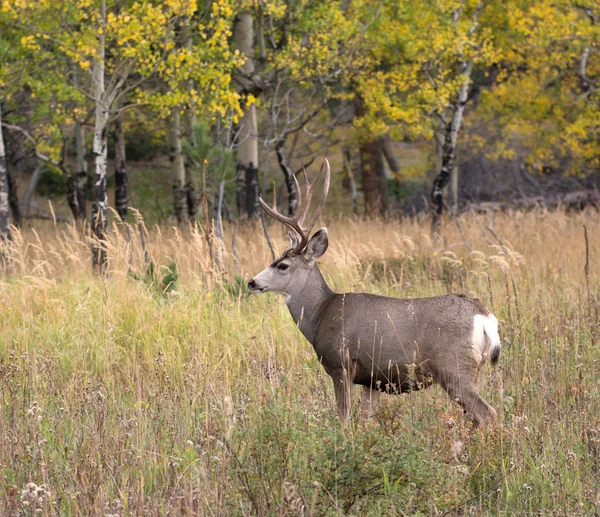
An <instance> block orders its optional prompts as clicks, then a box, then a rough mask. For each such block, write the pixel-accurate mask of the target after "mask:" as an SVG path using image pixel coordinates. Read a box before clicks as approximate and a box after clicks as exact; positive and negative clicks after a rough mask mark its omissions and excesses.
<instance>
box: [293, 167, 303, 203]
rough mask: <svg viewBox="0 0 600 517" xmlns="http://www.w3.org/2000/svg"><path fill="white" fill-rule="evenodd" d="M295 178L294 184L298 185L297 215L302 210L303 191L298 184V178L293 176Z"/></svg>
mask: <svg viewBox="0 0 600 517" xmlns="http://www.w3.org/2000/svg"><path fill="white" fill-rule="evenodd" d="M293 176H294V184H295V185H296V198H297V201H296V213H298V212H299V211H300V210H302V189H301V188H300V183H298V178H296V175H295V174H293Z"/></svg>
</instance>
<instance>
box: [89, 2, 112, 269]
mask: <svg viewBox="0 0 600 517" xmlns="http://www.w3.org/2000/svg"><path fill="white" fill-rule="evenodd" d="M100 10H101V16H102V23H101V27H102V31H101V34H98V56H97V57H96V60H95V61H94V64H93V69H92V97H93V98H94V101H95V103H96V106H95V107H96V111H95V115H96V121H95V125H94V144H93V148H92V149H93V153H94V201H93V205H92V232H93V233H94V235H95V236H96V238H97V239H98V240H99V241H102V240H104V238H105V234H106V228H107V216H108V196H107V193H106V158H107V154H108V153H107V126H108V114H109V106H108V99H107V98H106V95H105V93H106V91H105V86H104V60H105V32H106V0H104V1H103V2H102V3H101V5H100ZM92 253H93V265H94V267H95V268H98V269H101V270H103V269H104V268H105V266H106V252H105V250H104V248H103V247H102V246H101V245H100V244H98V243H96V244H95V245H94V246H93V249H92Z"/></svg>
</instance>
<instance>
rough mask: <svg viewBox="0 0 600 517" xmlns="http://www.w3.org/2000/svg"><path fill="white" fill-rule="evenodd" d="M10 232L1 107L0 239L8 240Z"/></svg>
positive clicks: (0, 108) (0, 111)
mask: <svg viewBox="0 0 600 517" xmlns="http://www.w3.org/2000/svg"><path fill="white" fill-rule="evenodd" d="M9 230H10V207H9V204H8V170H7V168H6V149H5V148H4V137H3V135H2V106H1V105H0V239H6V238H8V237H9V236H10V235H9Z"/></svg>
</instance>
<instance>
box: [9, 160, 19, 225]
mask: <svg viewBox="0 0 600 517" xmlns="http://www.w3.org/2000/svg"><path fill="white" fill-rule="evenodd" d="M6 180H7V183H8V204H9V205H10V212H11V214H12V217H13V221H14V225H15V226H20V225H21V207H20V205H19V197H18V195H17V182H16V181H15V179H14V178H13V176H12V174H11V172H10V169H9V168H8V165H7V167H6Z"/></svg>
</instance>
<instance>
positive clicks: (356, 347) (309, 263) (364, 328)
mask: <svg viewBox="0 0 600 517" xmlns="http://www.w3.org/2000/svg"><path fill="white" fill-rule="evenodd" d="M324 165H326V169H327V172H326V175H325V184H324V191H323V197H322V198H321V201H320V203H319V206H318V207H317V210H316V211H315V213H314V215H313V216H312V218H311V219H310V220H309V222H306V221H307V218H308V212H309V208H310V202H311V197H312V194H313V189H314V186H315V183H316V182H317V180H318V177H319V176H320V175H321V172H322V171H323V166H321V171H320V172H319V176H317V179H315V181H313V183H310V182H309V181H308V177H306V172H305V180H306V197H305V204H304V206H302V195H301V190H300V186H299V184H298V180H297V179H296V178H294V179H295V181H296V189H297V192H298V207H297V214H299V216H297V217H286V216H284V215H282V214H280V213H279V212H278V211H277V206H276V201H275V199H274V202H273V208H271V207H269V206H268V205H267V204H266V203H265V202H264V201H263V200H262V198H260V203H261V205H262V207H263V209H264V210H265V212H266V213H267V214H268V215H270V216H271V217H272V218H273V219H275V220H276V221H279V222H281V223H283V224H284V225H286V226H287V227H288V228H289V229H290V232H289V235H290V240H291V248H289V249H287V250H286V251H284V253H283V254H282V255H281V257H279V259H277V260H276V261H275V262H273V263H272V264H271V265H270V266H269V267H267V268H266V269H265V270H263V271H262V272H260V273H259V274H258V275H256V276H255V277H254V278H253V279H252V280H250V281H249V282H248V287H249V288H250V291H251V292H252V293H254V294H256V293H265V292H274V293H281V294H284V295H285V301H286V304H287V306H288V308H289V310H290V313H291V315H292V318H294V321H295V322H296V323H297V325H298V327H299V329H300V331H301V332H302V333H303V334H304V336H305V337H306V339H308V341H309V342H310V343H311V344H312V345H313V347H314V349H315V352H316V353H317V356H318V357H319V359H320V361H321V363H322V364H323V366H324V367H325V370H326V371H327V373H328V374H329V375H330V376H331V378H332V380H333V384H334V389H335V397H336V402H337V410H338V415H339V417H340V419H341V420H342V422H343V423H344V424H346V423H347V422H348V417H349V412H350V393H351V387H352V384H359V385H361V386H363V394H362V406H363V411H365V412H366V413H367V414H370V413H371V411H372V409H373V407H374V404H375V403H376V402H377V399H378V397H379V393H380V392H381V391H384V392H385V391H387V392H408V391H411V390H418V389H423V388H427V387H428V386H430V385H431V384H432V383H433V382H437V383H439V384H440V385H441V386H442V388H444V390H446V392H447V393H448V395H450V397H451V398H452V399H453V400H455V401H457V402H458V403H459V404H460V405H461V406H462V407H463V409H464V410H465V411H466V412H467V413H469V414H470V415H471V416H472V418H473V420H474V423H475V424H476V425H485V424H490V423H493V422H494V421H495V420H496V411H495V410H494V409H493V408H492V407H491V406H490V405H489V404H488V403H487V402H486V401H485V400H484V399H483V398H482V397H481V396H480V395H479V393H478V392H477V388H476V385H477V382H476V381H477V377H478V374H479V371H480V369H481V367H482V366H483V365H484V363H485V362H486V360H487V359H488V358H489V359H491V362H492V363H496V362H497V361H498V358H499V356H500V338H499V335H498V320H497V319H496V317H495V316H494V315H493V314H491V313H490V312H489V311H488V310H487V309H486V308H485V306H484V305H483V304H482V303H481V302H480V301H479V300H477V299H471V298H467V297H466V296H464V295H460V294H458V295H457V294H450V295H446V296H435V297H433V298H415V299H397V298H387V297H383V296H374V295H371V294H364V293H347V294H339V293H335V292H333V291H332V290H331V289H330V288H329V286H328V285H327V283H326V282H325V280H324V278H323V276H322V275H321V272H320V271H319V266H318V265H317V262H316V261H317V259H318V258H319V257H321V256H322V255H323V254H324V253H325V251H326V250H327V246H328V242H329V241H328V236H327V229H326V228H321V229H320V230H319V231H318V232H316V233H315V234H314V235H313V236H312V237H310V232H311V230H312V227H313V226H314V224H315V222H316V221H317V219H318V218H319V215H320V214H321V212H322V211H323V207H324V206H325V201H326V199H327V193H328V191H329V183H330V177H331V174H330V168H329V162H328V161H327V160H326V161H325V163H324Z"/></svg>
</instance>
